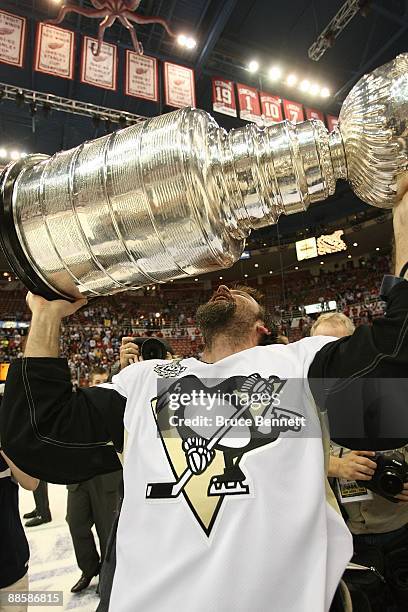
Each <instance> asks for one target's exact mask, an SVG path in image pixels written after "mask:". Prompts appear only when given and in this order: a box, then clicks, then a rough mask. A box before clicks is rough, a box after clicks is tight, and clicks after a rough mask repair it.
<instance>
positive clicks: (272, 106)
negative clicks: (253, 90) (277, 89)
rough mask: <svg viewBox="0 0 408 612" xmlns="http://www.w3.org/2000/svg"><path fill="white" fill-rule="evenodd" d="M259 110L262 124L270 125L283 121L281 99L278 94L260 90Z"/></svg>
mask: <svg viewBox="0 0 408 612" xmlns="http://www.w3.org/2000/svg"><path fill="white" fill-rule="evenodd" d="M259 95H260V97H261V110H262V119H263V123H264V125H272V124H273V123H279V121H283V115H282V100H281V98H278V96H271V94H268V93H265V92H263V91H261V93H260V94H259Z"/></svg>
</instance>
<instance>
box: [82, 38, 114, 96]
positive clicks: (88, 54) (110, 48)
mask: <svg viewBox="0 0 408 612" xmlns="http://www.w3.org/2000/svg"><path fill="white" fill-rule="evenodd" d="M97 44H98V41H97V40H96V39H95V38H90V37H89V36H84V42H83V47H82V62H81V82H82V83H87V84H88V85H94V86H95V87H102V89H111V90H116V72H117V49H116V45H111V44H109V43H105V42H104V43H102V47H101V50H100V52H99V54H98V55H94V54H93V53H92V51H93V50H94V49H95V48H96V46H97Z"/></svg>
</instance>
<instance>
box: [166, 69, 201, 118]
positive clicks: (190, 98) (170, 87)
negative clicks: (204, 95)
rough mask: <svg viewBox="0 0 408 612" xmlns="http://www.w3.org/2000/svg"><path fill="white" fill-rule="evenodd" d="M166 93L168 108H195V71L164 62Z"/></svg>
mask: <svg viewBox="0 0 408 612" xmlns="http://www.w3.org/2000/svg"><path fill="white" fill-rule="evenodd" d="M164 91H165V101H166V105H167V106H174V107H175V108H184V107H185V106H195V105H196V100H195V85H194V70H191V68H187V67H186V66H179V65H178V64H171V63H170V62H164Z"/></svg>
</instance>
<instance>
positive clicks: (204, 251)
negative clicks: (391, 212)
mask: <svg viewBox="0 0 408 612" xmlns="http://www.w3.org/2000/svg"><path fill="white" fill-rule="evenodd" d="M406 169H408V54H402V55H399V56H398V57H397V58H396V59H394V60H393V61H391V62H390V63H389V64H386V65H384V66H381V67H380V68H377V69H376V70H375V71H374V72H372V73H371V74H368V75H366V76H364V77H362V78H361V79H360V81H359V82H358V83H357V84H356V85H355V87H354V88H353V89H352V90H351V92H350V93H349V95H348V96H347V98H346V100H345V102H344V104H343V106H342V109H341V112H340V123H339V128H336V129H335V130H334V131H333V132H331V134H329V133H328V131H327V130H326V128H325V126H324V125H323V123H322V122H320V121H315V120H310V121H305V122H303V123H300V124H298V125H292V124H291V123H290V122H288V121H283V122H282V123H277V124H275V125H272V126H270V127H267V128H259V127H257V126H255V125H246V126H245V127H243V128H240V129H235V130H232V131H230V132H229V133H227V132H226V131H225V130H223V129H221V128H220V127H219V126H218V125H217V123H216V122H215V121H214V119H213V118H212V117H211V116H210V115H209V114H207V113H206V112H204V111H201V110H196V109H191V108H185V109H182V110H178V111H175V112H172V113H169V114H166V115H162V116H160V117H154V118H151V119H148V120H146V121H144V122H143V123H140V124H137V125H134V126H132V127H128V128H125V129H122V130H119V131H117V132H115V133H113V134H110V135H107V136H104V137H102V138H98V139H97V140H93V141H90V142H85V143H84V144H81V145H80V146H78V147H76V148H75V149H72V150H70V151H61V152H60V153H56V154H55V155H53V156H52V157H50V158H49V157H46V156H44V155H31V156H28V157H27V158H25V159H23V160H20V161H18V162H15V163H12V164H10V165H9V166H7V168H6V169H5V170H4V172H3V174H2V177H1V179H0V238H1V243H2V246H3V249H4V251H5V254H6V256H7V258H8V261H9V263H10V265H11V267H12V268H13V270H14V272H15V273H16V275H17V276H18V277H19V278H20V279H21V280H22V281H23V282H24V283H25V285H26V286H27V288H28V289H30V290H31V291H33V292H34V293H38V294H41V295H43V296H44V297H47V298H48V299H52V298H58V297H59V298H61V297H65V298H68V299H72V298H74V299H75V298H77V297H81V296H82V297H92V296H100V295H110V294H113V293H116V292H119V291H126V290H128V289H132V288H133V289H134V288H137V287H140V286H143V285H148V284H151V283H159V282H167V281H169V280H171V279H176V278H181V277H186V276H193V275H197V274H202V273H205V272H211V271H214V270H218V269H221V268H227V267H229V266H231V265H232V264H233V263H234V262H235V261H237V259H239V257H240V255H241V253H242V251H243V249H244V245H245V239H246V238H247V237H248V235H249V233H250V232H251V230H252V229H256V228H260V227H265V226H268V225H271V224H273V223H276V221H277V219H278V218H279V216H280V215H281V214H285V215H289V214H293V213H297V212H299V211H304V210H307V208H308V206H309V204H310V203H312V202H317V201H319V200H324V199H325V198H327V197H328V196H329V195H331V194H333V193H334V190H335V184H336V179H338V178H343V179H347V180H348V181H349V183H350V185H351V187H352V189H353V190H354V192H355V193H356V194H357V196H358V197H359V198H361V199H362V200H364V201H365V202H367V203H368V204H371V205H373V206H378V207H381V208H391V207H392V206H393V204H394V203H395V201H396V191H397V179H398V176H399V175H400V174H401V173H402V172H404V171H405V170H406Z"/></svg>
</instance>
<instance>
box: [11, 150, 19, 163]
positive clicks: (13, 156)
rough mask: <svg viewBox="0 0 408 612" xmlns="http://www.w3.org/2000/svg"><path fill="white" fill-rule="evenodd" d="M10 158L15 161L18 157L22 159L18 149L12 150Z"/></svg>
mask: <svg viewBox="0 0 408 612" xmlns="http://www.w3.org/2000/svg"><path fill="white" fill-rule="evenodd" d="M10 158H11V159H12V160H13V161H15V160H16V159H20V153H19V152H18V151H11V153H10Z"/></svg>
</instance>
